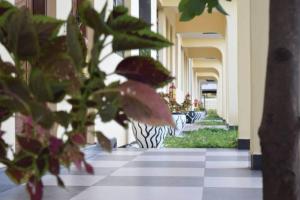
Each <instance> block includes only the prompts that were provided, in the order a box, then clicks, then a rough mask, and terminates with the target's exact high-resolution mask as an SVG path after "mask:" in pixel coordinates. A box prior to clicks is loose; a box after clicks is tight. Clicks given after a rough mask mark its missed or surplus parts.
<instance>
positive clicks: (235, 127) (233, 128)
mask: <svg viewBox="0 0 300 200" xmlns="http://www.w3.org/2000/svg"><path fill="white" fill-rule="evenodd" d="M228 128H229V130H231V131H232V130H235V131H237V130H238V129H239V127H238V126H232V125H228Z"/></svg>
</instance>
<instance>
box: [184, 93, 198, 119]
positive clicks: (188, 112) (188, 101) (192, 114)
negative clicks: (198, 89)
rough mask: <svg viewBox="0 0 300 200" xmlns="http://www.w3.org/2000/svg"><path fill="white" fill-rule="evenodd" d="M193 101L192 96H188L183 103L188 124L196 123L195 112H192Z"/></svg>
mask: <svg viewBox="0 0 300 200" xmlns="http://www.w3.org/2000/svg"><path fill="white" fill-rule="evenodd" d="M192 105H193V104H192V100H191V96H190V94H186V95H185V98H184V101H183V103H182V110H183V111H184V112H185V114H186V123H187V124H192V123H194V122H195V115H196V114H195V111H192V110H191V109H192Z"/></svg>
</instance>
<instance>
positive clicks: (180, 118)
mask: <svg viewBox="0 0 300 200" xmlns="http://www.w3.org/2000/svg"><path fill="white" fill-rule="evenodd" d="M172 117H173V121H174V123H175V125H176V128H172V127H170V128H171V132H170V133H169V134H170V135H172V136H179V135H181V133H182V131H183V129H184V127H185V125H186V115H185V114H183V113H173V114H172Z"/></svg>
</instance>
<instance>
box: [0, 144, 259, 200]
mask: <svg viewBox="0 0 300 200" xmlns="http://www.w3.org/2000/svg"><path fill="white" fill-rule="evenodd" d="M86 155H87V157H88V160H89V162H90V163H91V164H92V165H93V166H94V167H95V175H88V174H86V173H84V172H81V171H78V170H76V169H72V170H71V171H68V170H62V174H63V175H62V178H63V180H64V182H65V184H66V186H67V188H66V189H60V188H58V187H56V179H54V178H53V177H51V176H47V177H45V179H44V184H45V193H44V200H87V199H88V200H119V199H126V200H153V199H156V200H261V199H262V189H261V188H262V179H261V173H260V172H259V171H251V170H250V169H249V165H250V163H249V155H248V152H247V151H237V150H229V149H223V150H221V149H162V150H139V149H118V150H116V151H114V152H113V153H112V154H107V153H102V152H99V150H98V149H97V147H90V148H88V149H87V150H86ZM0 192H1V193H0V200H21V199H22V200H26V199H28V197H27V194H26V193H25V192H24V187H23V186H19V187H15V186H13V185H12V184H11V183H10V182H9V180H8V179H7V178H6V177H5V175H4V174H3V172H1V173H0Z"/></svg>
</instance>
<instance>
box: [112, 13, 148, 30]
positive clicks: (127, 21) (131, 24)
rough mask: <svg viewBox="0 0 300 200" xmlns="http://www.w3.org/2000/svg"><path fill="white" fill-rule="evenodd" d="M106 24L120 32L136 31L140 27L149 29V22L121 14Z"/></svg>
mask: <svg viewBox="0 0 300 200" xmlns="http://www.w3.org/2000/svg"><path fill="white" fill-rule="evenodd" d="M108 25H109V26H110V28H111V29H112V30H114V31H120V32H128V31H138V30H141V29H149V28H150V27H151V25H150V24H148V23H146V22H144V21H143V20H141V19H138V18H136V17H132V16H130V15H121V16H119V17H117V18H116V19H114V20H111V21H110V22H109V24H108Z"/></svg>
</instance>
